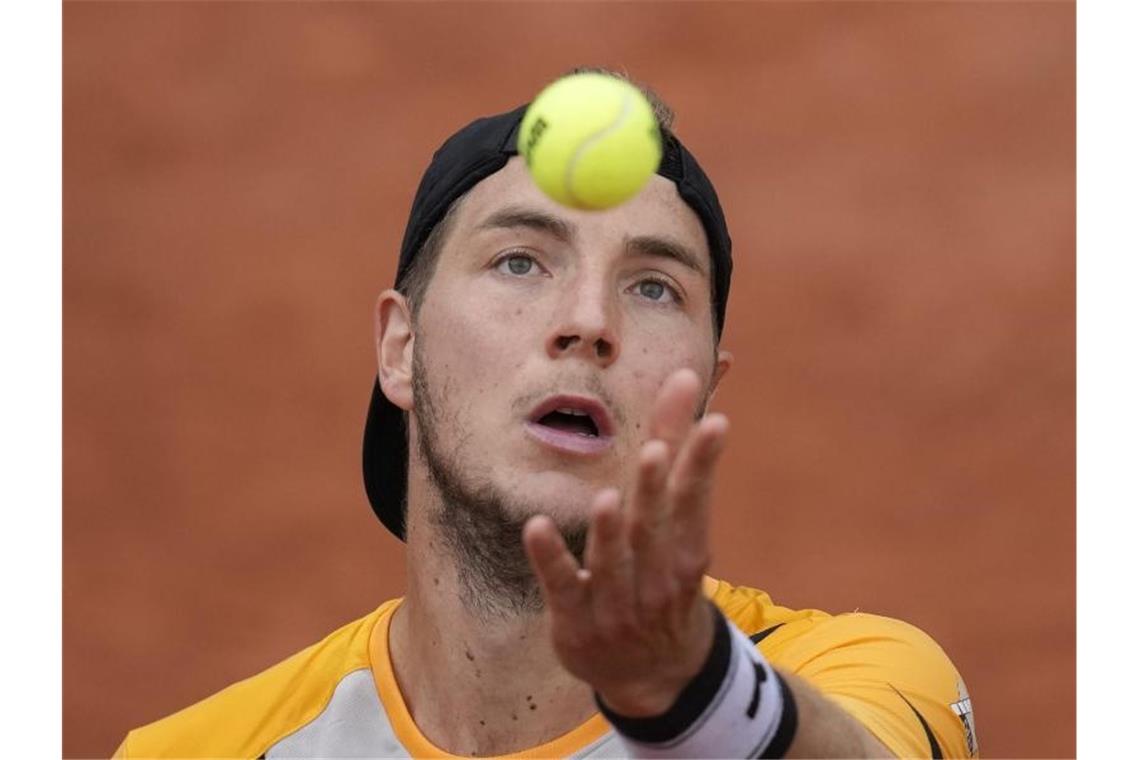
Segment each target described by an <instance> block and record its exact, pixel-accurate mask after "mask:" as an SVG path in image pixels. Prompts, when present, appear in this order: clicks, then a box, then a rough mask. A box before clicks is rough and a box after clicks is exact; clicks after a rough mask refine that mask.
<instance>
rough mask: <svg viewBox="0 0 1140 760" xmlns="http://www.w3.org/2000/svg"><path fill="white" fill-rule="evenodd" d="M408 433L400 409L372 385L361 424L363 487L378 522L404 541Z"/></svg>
mask: <svg viewBox="0 0 1140 760" xmlns="http://www.w3.org/2000/svg"><path fill="white" fill-rule="evenodd" d="M407 464H408V433H407V426H406V425H405V423H404V411H403V410H402V409H400V408H399V407H398V406H396V405H395V404H393V403H392V402H391V401H389V400H388V397H387V396H385V395H384V392H383V391H382V390H380V381H379V380H376V381H375V382H374V383H373V385H372V401H371V402H370V403H369V405H368V419H367V421H366V422H365V424H364V490H365V492H367V494H368V501H369V503H371V504H372V511H373V512H375V513H376V516H377V517H379V518H380V522H382V523H384V526H385V527H386V528H388V530H390V531H392V532H393V533H394V534H396V536H397V537H399V538H400V539H401V540H404V538H405V535H404V511H405V510H404V502H405V501H406V500H407V497H408V470H407Z"/></svg>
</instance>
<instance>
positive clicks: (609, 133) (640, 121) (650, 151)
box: [518, 72, 661, 209]
mask: <svg viewBox="0 0 1140 760" xmlns="http://www.w3.org/2000/svg"><path fill="white" fill-rule="evenodd" d="M518 151H519V155H521V156H522V157H523V159H524V160H525V161H526V165H527V169H529V170H530V175H531V177H533V178H534V181H535V184H537V185H538V186H539V187H540V188H541V189H542V191H543V192H544V193H546V194H547V195H548V196H550V197H551V198H553V199H554V200H556V201H558V202H559V203H561V204H562V205H564V206H570V207H572V208H579V209H605V208H610V207H612V206H617V205H618V204H620V203H624V202H625V201H627V200H629V199H630V198H632V197H633V196H635V195H637V192H638V191H639V190H641V188H642V187H643V186H644V185H645V183H646V182H647V181H648V180H649V178H650V177H652V176H653V174H654V172H656V171H657V166H658V165H659V164H660V163H661V132H660V131H659V129H658V127H657V118H656V117H655V116H654V115H653V108H652V107H651V106H650V105H649V101H647V100H646V99H645V96H644V95H642V94H641V91H640V90H638V89H637V87H635V86H634V85H632V84H630V83H629V82H626V81H624V80H621V79H618V78H616V77H612V76H609V75H607V74H599V73H593V72H591V73H582V74H572V75H570V76H566V77H563V78H562V79H559V80H558V81H556V82H554V83H553V84H551V85H550V86H549V87H547V88H546V89H545V90H543V91H542V92H540V93H539V94H538V97H536V98H535V99H534V102H533V103H531V104H530V107H529V108H528V109H527V111H526V115H524V116H523V120H522V124H521V126H520V127H519V142H518Z"/></svg>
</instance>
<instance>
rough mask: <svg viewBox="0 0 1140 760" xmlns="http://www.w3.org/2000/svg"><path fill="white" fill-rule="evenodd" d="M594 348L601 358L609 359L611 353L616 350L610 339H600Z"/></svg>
mask: <svg viewBox="0 0 1140 760" xmlns="http://www.w3.org/2000/svg"><path fill="white" fill-rule="evenodd" d="M594 349H595V350H596V351H597V352H598V358H599V359H608V358H609V356H610V354H612V353H613V352H614V347H613V346H612V345H610V344H609V342H608V341H604V340H602V339H600V338H599V339H598V341H597V342H596V343H595V344H594Z"/></svg>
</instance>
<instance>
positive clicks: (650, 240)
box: [625, 235, 708, 277]
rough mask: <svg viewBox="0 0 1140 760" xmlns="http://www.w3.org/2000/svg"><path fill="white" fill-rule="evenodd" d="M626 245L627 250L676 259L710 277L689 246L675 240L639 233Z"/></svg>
mask: <svg viewBox="0 0 1140 760" xmlns="http://www.w3.org/2000/svg"><path fill="white" fill-rule="evenodd" d="M625 247H626V250H627V251H630V252H633V253H639V254H641V255H643V256H655V257H657V258H662V259H669V260H670V261H676V262H677V263H678V264H680V265H682V266H684V267H687V268H689V269H691V270H693V271H694V272H696V273H697V274H699V275H702V276H704V277H708V272H707V271H705V268H704V267H703V266H701V261H700V259H699V258H697V256H696V255H695V254H694V253H693V252H692V251H691V250H689V249H688V247H686V246H684V245H682V244H681V243H678V242H677V241H675V240H670V239H669V238H664V237H658V236H657V235H637V236H635V237H631V238H629V239H627V240H626V241H625Z"/></svg>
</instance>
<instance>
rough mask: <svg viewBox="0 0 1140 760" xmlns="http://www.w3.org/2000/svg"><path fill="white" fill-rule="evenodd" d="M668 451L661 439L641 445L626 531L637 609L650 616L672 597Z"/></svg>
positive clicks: (660, 610)
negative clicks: (631, 550)
mask: <svg viewBox="0 0 1140 760" xmlns="http://www.w3.org/2000/svg"><path fill="white" fill-rule="evenodd" d="M669 463H670V458H669V453H668V448H667V446H666V445H665V443H664V442H663V441H657V440H654V441H650V442H649V443H647V444H645V446H643V447H642V449H641V455H640V457H639V461H638V473H637V481H636V484H635V487H634V490H633V494H632V495H631V497H630V509H629V523H630V525H629V533H630V546H631V547H632V549H633V560H634V572H635V582H636V588H637V601H638V607H639V609H640V610H641V611H642V612H643V613H644V614H645V615H646V616H647V618H648V619H650V620H653V619H655V618H657V617H658V616H659V615H660V614H662V612H663V610H664V607H666V606H667V605H668V603H669V600H670V599H671V597H672V593H673V589H674V583H673V574H672V571H671V564H672V559H671V556H670V555H671V551H672V548H671V543H672V528H671V526H670V510H669V503H668V499H667V494H666V484H667V482H668V476H669Z"/></svg>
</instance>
